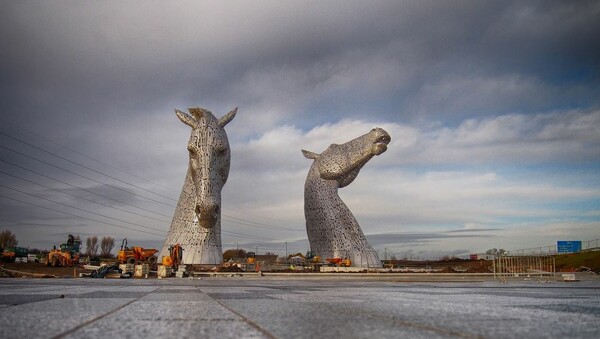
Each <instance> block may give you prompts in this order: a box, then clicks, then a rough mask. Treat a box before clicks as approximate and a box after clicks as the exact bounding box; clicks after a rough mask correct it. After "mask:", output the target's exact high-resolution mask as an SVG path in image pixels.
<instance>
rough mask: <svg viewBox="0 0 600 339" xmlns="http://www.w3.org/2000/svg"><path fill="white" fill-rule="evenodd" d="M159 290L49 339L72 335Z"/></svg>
mask: <svg viewBox="0 0 600 339" xmlns="http://www.w3.org/2000/svg"><path fill="white" fill-rule="evenodd" d="M161 288H162V286H160V287H158V288H157V289H154V290H152V291H149V292H147V293H146V294H144V295H143V296H141V297H139V298H135V299H133V300H131V301H129V302H127V303H125V304H123V305H121V306H119V307H117V308H115V309H114V310H112V311H110V312H108V313H104V314H102V315H99V316H97V317H96V318H94V319H90V320H88V321H86V322H84V323H82V324H79V325H77V326H75V327H73V328H72V329H70V330H68V331H65V332H62V333H59V334H57V335H55V336H53V337H51V339H58V338H64V337H65V336H67V335H69V334H72V333H74V332H75V331H77V330H80V329H82V328H84V327H85V326H87V325H90V324H92V323H94V322H96V321H98V320H100V319H102V318H105V317H106V316H109V315H111V314H114V313H116V312H117V311H120V310H122V309H124V308H125V307H127V306H129V305H131V304H133V303H134V302H136V301H138V300H140V299H142V298H144V297H145V296H147V295H149V294H150V293H153V292H156V291H157V290H160V289H161Z"/></svg>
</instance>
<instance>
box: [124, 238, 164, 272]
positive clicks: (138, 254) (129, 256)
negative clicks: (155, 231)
mask: <svg viewBox="0 0 600 339" xmlns="http://www.w3.org/2000/svg"><path fill="white" fill-rule="evenodd" d="M157 252H158V250H157V249H154V248H143V247H139V246H132V247H128V246H127V238H124V239H123V241H122V242H121V250H119V254H117V260H118V261H119V262H120V263H122V264H135V265H138V264H150V265H154V264H156V260H157V259H156V257H155V256H154V255H155V254H156V253H157Z"/></svg>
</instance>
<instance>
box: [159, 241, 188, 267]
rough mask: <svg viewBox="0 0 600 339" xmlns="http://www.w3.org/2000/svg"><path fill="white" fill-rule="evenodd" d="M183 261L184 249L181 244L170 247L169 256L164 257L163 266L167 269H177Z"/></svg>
mask: <svg viewBox="0 0 600 339" xmlns="http://www.w3.org/2000/svg"><path fill="white" fill-rule="evenodd" d="M182 260H183V248H182V247H181V245H179V244H175V245H173V246H169V255H168V256H166V255H165V256H163V258H162V264H163V266H166V267H177V266H179V265H180V264H181V261H182Z"/></svg>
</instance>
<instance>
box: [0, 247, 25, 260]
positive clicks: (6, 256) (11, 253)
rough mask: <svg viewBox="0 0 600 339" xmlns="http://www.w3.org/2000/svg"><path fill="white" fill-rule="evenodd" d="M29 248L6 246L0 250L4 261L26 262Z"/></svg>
mask: <svg viewBox="0 0 600 339" xmlns="http://www.w3.org/2000/svg"><path fill="white" fill-rule="evenodd" d="M28 254H29V249H27V248H25V247H7V248H5V249H3V250H2V251H1V252H0V257H1V258H2V261H4V262H27V255H28Z"/></svg>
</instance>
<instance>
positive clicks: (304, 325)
mask: <svg viewBox="0 0 600 339" xmlns="http://www.w3.org/2000/svg"><path fill="white" fill-rule="evenodd" d="M82 337H85V338H107V337H116V338H138V337H146V338H173V337H194V338H337V337H339V338H374V337H377V338H403V337H410V338H446V337H467V338H515V337H534V338H544V337H546V338H557V337H570V338H600V280H599V279H585V280H582V281H579V282H571V283H567V282H562V281H551V282H548V283H541V282H538V281H536V279H531V280H523V279H514V280H509V281H508V282H506V283H500V282H498V281H495V280H487V281H483V282H473V281H467V282H406V281H400V280H394V279H387V281H385V280H382V281H377V280H368V281H364V280H360V279H340V280H337V279H290V278H269V277H262V278H248V277H220V278H212V277H204V278H201V279H177V278H172V279H161V280H157V279H148V280H145V279H96V280H91V279H20V278H14V279H0V338H82Z"/></svg>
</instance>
